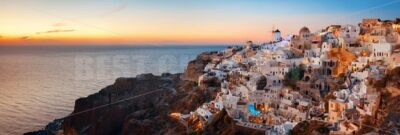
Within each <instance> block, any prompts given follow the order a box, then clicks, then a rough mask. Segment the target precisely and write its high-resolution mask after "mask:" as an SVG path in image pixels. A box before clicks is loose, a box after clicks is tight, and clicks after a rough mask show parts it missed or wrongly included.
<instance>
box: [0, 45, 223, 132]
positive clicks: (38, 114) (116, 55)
mask: <svg viewBox="0 0 400 135" xmlns="http://www.w3.org/2000/svg"><path fill="white" fill-rule="evenodd" d="M223 48H224V46H190V47H188V46H185V47H182V46H179V47H178V46H168V47H111V46H108V47H106V46H103V47H0V134H12V135H13V134H21V133H24V132H28V131H34V130H38V129H40V128H42V127H44V126H45V125H46V124H47V123H48V122H49V121H52V120H53V119H56V118H60V117H63V116H66V115H68V114H69V113H71V112H72V110H73V107H74V102H75V100H76V99H77V98H79V97H86V96H87V95H89V94H92V93H95V92H97V91H99V90H100V89H101V88H103V87H105V86H107V85H110V84H112V83H113V82H114V80H115V78H117V77H132V76H136V75H138V74H141V73H153V74H161V73H163V72H171V73H178V72H183V71H184V69H185V68H186V64H187V62H188V61H190V60H192V59H194V58H195V57H196V55H197V54H199V53H201V52H204V51H218V50H221V49H223Z"/></svg>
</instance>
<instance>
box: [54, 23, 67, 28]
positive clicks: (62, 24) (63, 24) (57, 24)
mask: <svg viewBox="0 0 400 135" xmlns="http://www.w3.org/2000/svg"><path fill="white" fill-rule="evenodd" d="M62 26H67V24H66V23H63V22H57V23H54V24H53V27H62Z"/></svg>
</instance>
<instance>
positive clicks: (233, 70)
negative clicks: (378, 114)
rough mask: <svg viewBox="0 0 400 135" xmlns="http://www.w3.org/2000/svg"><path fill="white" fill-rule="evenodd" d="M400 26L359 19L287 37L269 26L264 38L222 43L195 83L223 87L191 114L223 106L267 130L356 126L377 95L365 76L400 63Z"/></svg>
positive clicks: (343, 130)
mask: <svg viewBox="0 0 400 135" xmlns="http://www.w3.org/2000/svg"><path fill="white" fill-rule="evenodd" d="M399 32H400V22H399V19H397V20H395V21H382V20H380V19H364V20H363V21H362V22H361V23H360V24H359V25H358V26H355V25H331V26H328V27H327V28H326V29H324V30H322V31H318V32H311V31H310V30H309V29H308V28H307V27H303V28H301V29H300V31H299V33H298V35H288V36H287V37H281V34H280V31H279V30H274V31H273V34H274V38H273V41H270V42H268V43H263V44H259V45H256V44H253V43H252V42H251V41H248V42H247V43H246V44H245V45H244V47H238V46H236V47H231V48H227V49H225V50H223V51H221V52H220V53H221V54H223V55H224V58H222V59H220V60H214V61H213V62H210V63H208V65H207V66H206V68H205V69H204V72H205V73H204V75H202V76H201V77H200V78H199V85H202V83H203V81H204V80H206V79H209V78H213V77H216V78H218V79H219V80H220V82H221V89H222V90H221V92H220V93H219V94H218V96H217V98H216V99H215V100H213V101H212V102H210V103H206V104H205V105H204V106H202V107H201V108H199V109H198V110H197V111H196V114H198V115H200V116H202V117H204V119H205V120H207V119H210V118H212V115H213V114H214V113H213V112H215V111H214V110H222V109H223V108H225V109H226V110H227V111H228V114H229V115H230V116H231V117H232V118H233V119H235V120H236V121H238V125H240V126H246V127H249V128H254V129H257V130H264V131H265V132H266V133H267V134H288V133H289V131H290V130H291V128H293V127H294V126H295V125H296V124H297V123H299V122H301V121H305V120H318V121H324V122H327V123H329V124H330V125H332V126H331V127H330V129H331V132H330V133H331V134H352V133H355V132H357V130H358V129H359V128H360V126H361V124H362V123H361V121H362V119H363V118H364V116H367V115H370V116H371V115H373V113H374V112H375V109H376V107H377V104H378V102H379V94H378V93H377V92H374V91H372V90H371V89H370V87H369V86H368V83H367V81H368V79H369V78H375V79H379V78H381V77H383V76H384V74H385V72H386V71H387V70H389V69H392V68H395V67H398V66H400V51H399V50H396V45H398V44H399V43H400V34H399ZM296 68H298V69H300V70H297V71H300V72H302V73H300V74H304V75H303V76H302V78H300V79H299V80H296V81H295V83H294V85H290V86H289V85H287V80H290V79H292V78H287V77H288V75H287V74H288V73H289V72H297V71H296V70H294V69H296ZM212 110H213V111H212Z"/></svg>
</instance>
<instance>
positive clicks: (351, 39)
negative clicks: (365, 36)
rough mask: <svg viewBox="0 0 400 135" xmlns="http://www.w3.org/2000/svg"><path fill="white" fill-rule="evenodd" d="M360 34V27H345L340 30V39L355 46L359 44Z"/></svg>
mask: <svg viewBox="0 0 400 135" xmlns="http://www.w3.org/2000/svg"><path fill="white" fill-rule="evenodd" d="M359 34H360V27H358V26H354V25H343V26H342V27H341V28H340V33H339V38H342V39H344V41H345V42H346V43H349V44H354V43H356V42H357V38H358V35H359Z"/></svg>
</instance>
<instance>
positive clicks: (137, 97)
mask: <svg viewBox="0 0 400 135" xmlns="http://www.w3.org/2000/svg"><path fill="white" fill-rule="evenodd" d="M215 54H216V53H203V54H200V55H199V56H198V57H197V59H196V60H194V61H191V62H190V63H189V64H188V68H187V71H186V72H185V73H184V74H167V73H166V74H163V75H162V76H154V75H152V74H143V75H139V76H137V77H136V78H118V79H117V80H116V81H115V83H114V84H113V85H110V86H108V87H106V88H103V89H102V90H100V91H99V92H98V93H95V94H92V95H90V96H88V97H86V98H80V99H78V100H76V102H75V108H74V111H73V113H72V114H71V115H70V116H67V117H66V118H65V119H64V123H63V129H64V133H65V134H73V135H74V134H89V135H103V134H104V135H108V134H130V135H131V134H174V135H175V134H187V131H188V130H187V129H186V127H185V126H184V125H183V124H180V123H179V122H178V121H177V120H176V119H173V118H171V117H170V116H169V115H170V113H173V112H181V113H189V112H190V111H194V110H195V109H196V108H197V107H199V106H200V105H202V104H203V103H204V102H206V101H208V100H211V99H212V98H214V97H215V94H216V92H217V91H218V90H219V87H198V86H197V79H198V77H199V76H200V75H201V74H203V69H204V67H205V66H206V64H207V63H208V62H209V61H211V58H212V57H213V55H215ZM181 78H184V79H181Z"/></svg>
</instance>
